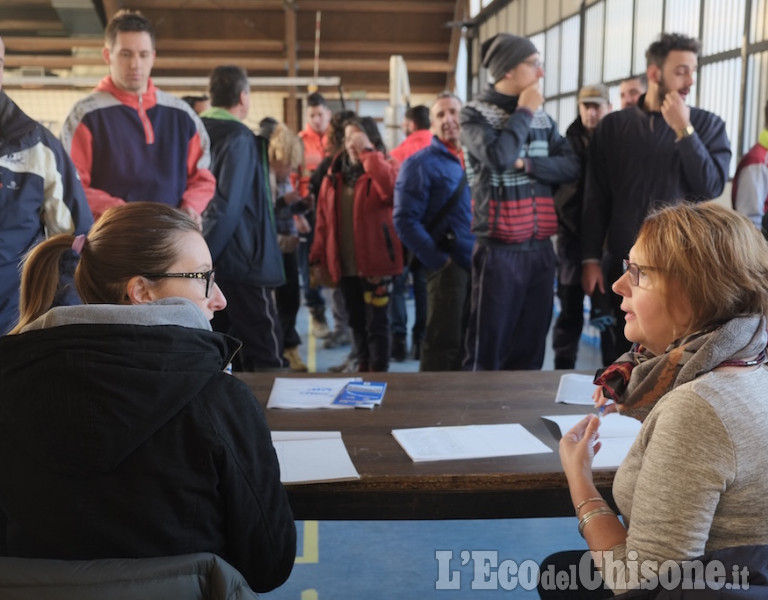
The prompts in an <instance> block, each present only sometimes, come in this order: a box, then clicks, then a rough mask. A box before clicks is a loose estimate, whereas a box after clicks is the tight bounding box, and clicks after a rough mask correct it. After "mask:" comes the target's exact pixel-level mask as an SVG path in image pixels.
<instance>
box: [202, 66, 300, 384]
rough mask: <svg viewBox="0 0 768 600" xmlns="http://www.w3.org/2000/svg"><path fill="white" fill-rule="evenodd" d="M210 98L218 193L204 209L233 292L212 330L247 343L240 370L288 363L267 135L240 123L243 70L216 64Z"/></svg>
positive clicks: (245, 96)
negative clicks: (275, 291)
mask: <svg viewBox="0 0 768 600" xmlns="http://www.w3.org/2000/svg"><path fill="white" fill-rule="evenodd" d="M210 96H211V104H212V108H210V109H208V110H206V111H205V112H203V113H202V114H201V115H200V116H201V117H202V119H203V124H204V125H205V128H206V129H207V131H208V135H209V136H210V139H211V171H212V172H213V174H214V176H215V177H216V193H215V195H214V197H213V199H212V200H211V202H210V204H209V205H208V208H207V210H206V211H205V213H204V214H203V236H205V240H206V242H208V247H209V248H210V250H211V256H213V263H214V265H215V266H216V283H218V284H219V287H221V290H222V291H223V292H224V295H225V296H226V297H227V308H226V309H225V310H223V311H220V312H219V313H218V314H217V315H216V317H215V318H214V319H213V322H212V324H213V328H214V329H215V330H216V331H221V332H223V333H229V334H230V335H233V336H235V337H236V338H238V339H240V340H241V341H242V342H243V348H242V350H241V352H240V355H241V357H240V359H239V363H236V364H235V368H236V369H237V370H242V371H253V370H264V369H275V368H282V367H285V366H286V362H285V359H284V358H283V335H282V331H281V329H280V320H279V318H278V315H277V309H276V307H275V302H274V300H273V298H272V288H276V287H279V286H281V285H283V284H284V283H285V274H284V272H283V256H282V253H281V252H280V248H279V246H278V244H277V229H276V227H275V216H274V212H273V207H272V196H271V194H270V193H269V171H268V170H267V169H268V163H267V140H265V139H264V138H261V137H257V136H256V135H254V134H253V132H252V131H251V130H250V129H248V127H247V126H246V125H245V124H244V123H243V122H242V119H245V117H246V116H247V115H248V110H249V108H250V89H249V84H248V76H247V75H246V72H245V71H244V70H243V69H241V68H240V67H237V66H233V65H228V66H221V67H216V69H214V71H213V73H212V74H211V81H210Z"/></svg>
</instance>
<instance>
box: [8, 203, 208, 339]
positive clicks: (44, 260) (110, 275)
mask: <svg viewBox="0 0 768 600" xmlns="http://www.w3.org/2000/svg"><path fill="white" fill-rule="evenodd" d="M187 231H194V232H197V233H200V229H199V228H198V226H197V224H196V223H195V222H194V221H193V220H192V219H191V218H190V217H189V216H187V215H186V214H184V213H183V212H181V211H180V210H178V209H175V208H172V207H170V206H167V205H165V204H159V203H156V202H131V203H128V204H122V205H120V206H115V207H113V208H110V209H108V210H106V211H105V212H104V214H103V215H102V216H101V218H100V219H99V220H98V221H96V224H95V225H94V226H93V227H92V228H91V231H90V233H89V234H88V237H87V238H86V240H85V244H84V245H83V249H82V251H81V252H80V260H79V262H78V265H77V269H75V286H76V288H77V293H78V294H79V295H80V298H81V300H82V301H83V302H84V303H86V304H126V303H127V302H128V300H127V296H126V286H127V285H128V282H129V281H130V279H131V278H132V277H135V276H136V275H139V274H141V273H162V272H164V271H166V270H167V269H168V267H170V266H171V265H172V264H173V263H174V262H175V261H176V259H177V257H178V247H177V241H178V234H180V233H183V232H187ZM74 240H75V237H74V236H73V235H72V234H68V233H62V234H60V235H55V236H53V237H51V238H50V239H48V240H45V241H44V242H41V243H40V244H38V245H37V246H35V247H34V248H33V249H32V250H30V252H29V253H28V254H27V256H26V257H25V258H24V267H23V270H22V272H21V294H20V302H19V312H20V318H19V323H18V324H17V325H16V327H14V328H13V330H11V333H19V331H21V329H22V327H24V326H25V325H27V324H28V323H30V322H32V321H34V320H35V319H36V318H37V317H39V316H40V315H42V314H43V313H45V312H46V311H47V310H48V309H50V308H51V305H52V304H53V301H54V297H55V294H56V290H57V287H58V283H59V261H60V259H61V257H62V255H63V254H64V253H65V252H67V251H68V250H71V248H72V243H73V242H74Z"/></svg>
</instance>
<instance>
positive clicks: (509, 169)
mask: <svg viewBox="0 0 768 600" xmlns="http://www.w3.org/2000/svg"><path fill="white" fill-rule="evenodd" d="M461 141H462V143H463V144H464V147H465V156H466V157H467V161H466V167H467V176H468V178H469V181H470V184H471V185H472V198H473V210H472V232H473V233H474V234H475V235H476V236H477V237H478V238H479V239H481V240H482V239H483V238H485V239H486V240H493V241H495V242H497V243H503V244H519V243H522V242H526V241H528V240H531V239H537V240H543V239H547V238H548V237H550V236H552V235H554V234H555V233H556V231H557V216H556V214H555V206H554V201H553V199H552V196H553V186H554V185H557V184H560V183H565V182H569V181H573V180H575V179H577V178H578V176H579V163H578V160H577V158H576V156H575V155H574V154H573V151H572V150H571V147H570V145H569V144H568V141H567V140H566V139H565V138H564V137H562V136H561V135H560V133H559V132H558V130H557V124H556V123H555V122H554V120H553V119H552V118H551V117H550V116H549V115H547V114H546V113H545V112H544V111H543V110H538V111H536V112H535V113H531V112H530V111H528V110H527V109H524V108H519V109H518V108H517V96H507V95H505V94H501V93H499V92H497V91H495V90H493V89H492V88H491V89H489V90H488V91H486V92H484V93H483V94H481V95H480V96H479V97H478V98H477V99H476V100H474V101H472V102H469V103H468V104H467V105H466V106H465V107H464V108H463V109H462V111H461ZM518 158H522V159H524V162H525V168H524V169H522V170H518V169H515V168H514V164H515V161H516V160H517V159H518Z"/></svg>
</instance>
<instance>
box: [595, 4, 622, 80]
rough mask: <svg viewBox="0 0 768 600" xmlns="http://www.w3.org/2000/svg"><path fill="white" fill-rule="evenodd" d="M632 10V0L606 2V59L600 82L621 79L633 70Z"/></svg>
mask: <svg viewBox="0 0 768 600" xmlns="http://www.w3.org/2000/svg"><path fill="white" fill-rule="evenodd" d="M632 8H633V5H632V0H606V9H605V49H604V52H605V59H604V66H603V77H602V78H601V79H600V81H610V80H612V79H619V78H620V77H624V76H626V74H627V73H629V72H630V70H631V61H632ZM590 83H594V81H590Z"/></svg>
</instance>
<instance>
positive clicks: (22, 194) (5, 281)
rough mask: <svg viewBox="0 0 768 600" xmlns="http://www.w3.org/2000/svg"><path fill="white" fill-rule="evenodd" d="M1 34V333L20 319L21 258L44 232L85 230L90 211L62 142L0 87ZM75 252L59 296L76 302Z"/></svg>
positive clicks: (0, 49)
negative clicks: (30, 116)
mask: <svg viewBox="0 0 768 600" xmlns="http://www.w3.org/2000/svg"><path fill="white" fill-rule="evenodd" d="M4 62H5V45H4V44H3V40H2V38H0V335H4V334H6V333H8V331H9V330H10V329H11V328H12V327H13V326H14V325H15V324H16V323H17V321H18V320H19V283H20V282H19V272H20V270H19V263H20V262H21V259H22V258H23V256H24V254H26V252H27V251H28V250H30V249H31V248H32V247H33V246H34V245H36V244H37V243H38V242H40V241H41V240H43V239H44V238H45V237H46V236H50V235H54V234H57V233H74V234H75V235H79V234H81V233H88V230H89V229H90V227H91V225H92V224H93V216H92V215H91V210H90V209H89V208H88V202H87V201H86V199H85V193H84V192H83V186H82V185H80V179H79V178H78V176H77V172H76V171H75V168H74V166H73V165H72V161H70V160H69V157H68V156H67V155H66V153H65V152H64V149H63V148H62V146H61V143H59V141H58V140H57V139H56V138H55V137H54V136H53V134H52V133H51V132H50V131H48V130H47V129H46V128H45V127H43V126H42V125H40V124H39V123H38V122H37V121H34V120H32V119H31V118H29V117H28V116H27V115H26V114H24V113H23V112H22V111H21V109H19V107H18V106H16V104H14V103H13V101H12V100H11V99H10V98H9V97H8V96H7V95H6V94H5V92H3V91H2V87H3V69H2V67H3V63H4ZM76 264H77V256H76V255H75V253H74V252H69V253H68V255H67V256H66V260H65V264H63V265H62V284H64V285H63V286H62V289H61V292H60V296H59V298H58V299H57V302H58V303H60V304H79V303H80V300H79V298H78V296H77V292H75V289H74V283H73V281H72V276H73V274H74V270H75V266H76Z"/></svg>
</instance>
